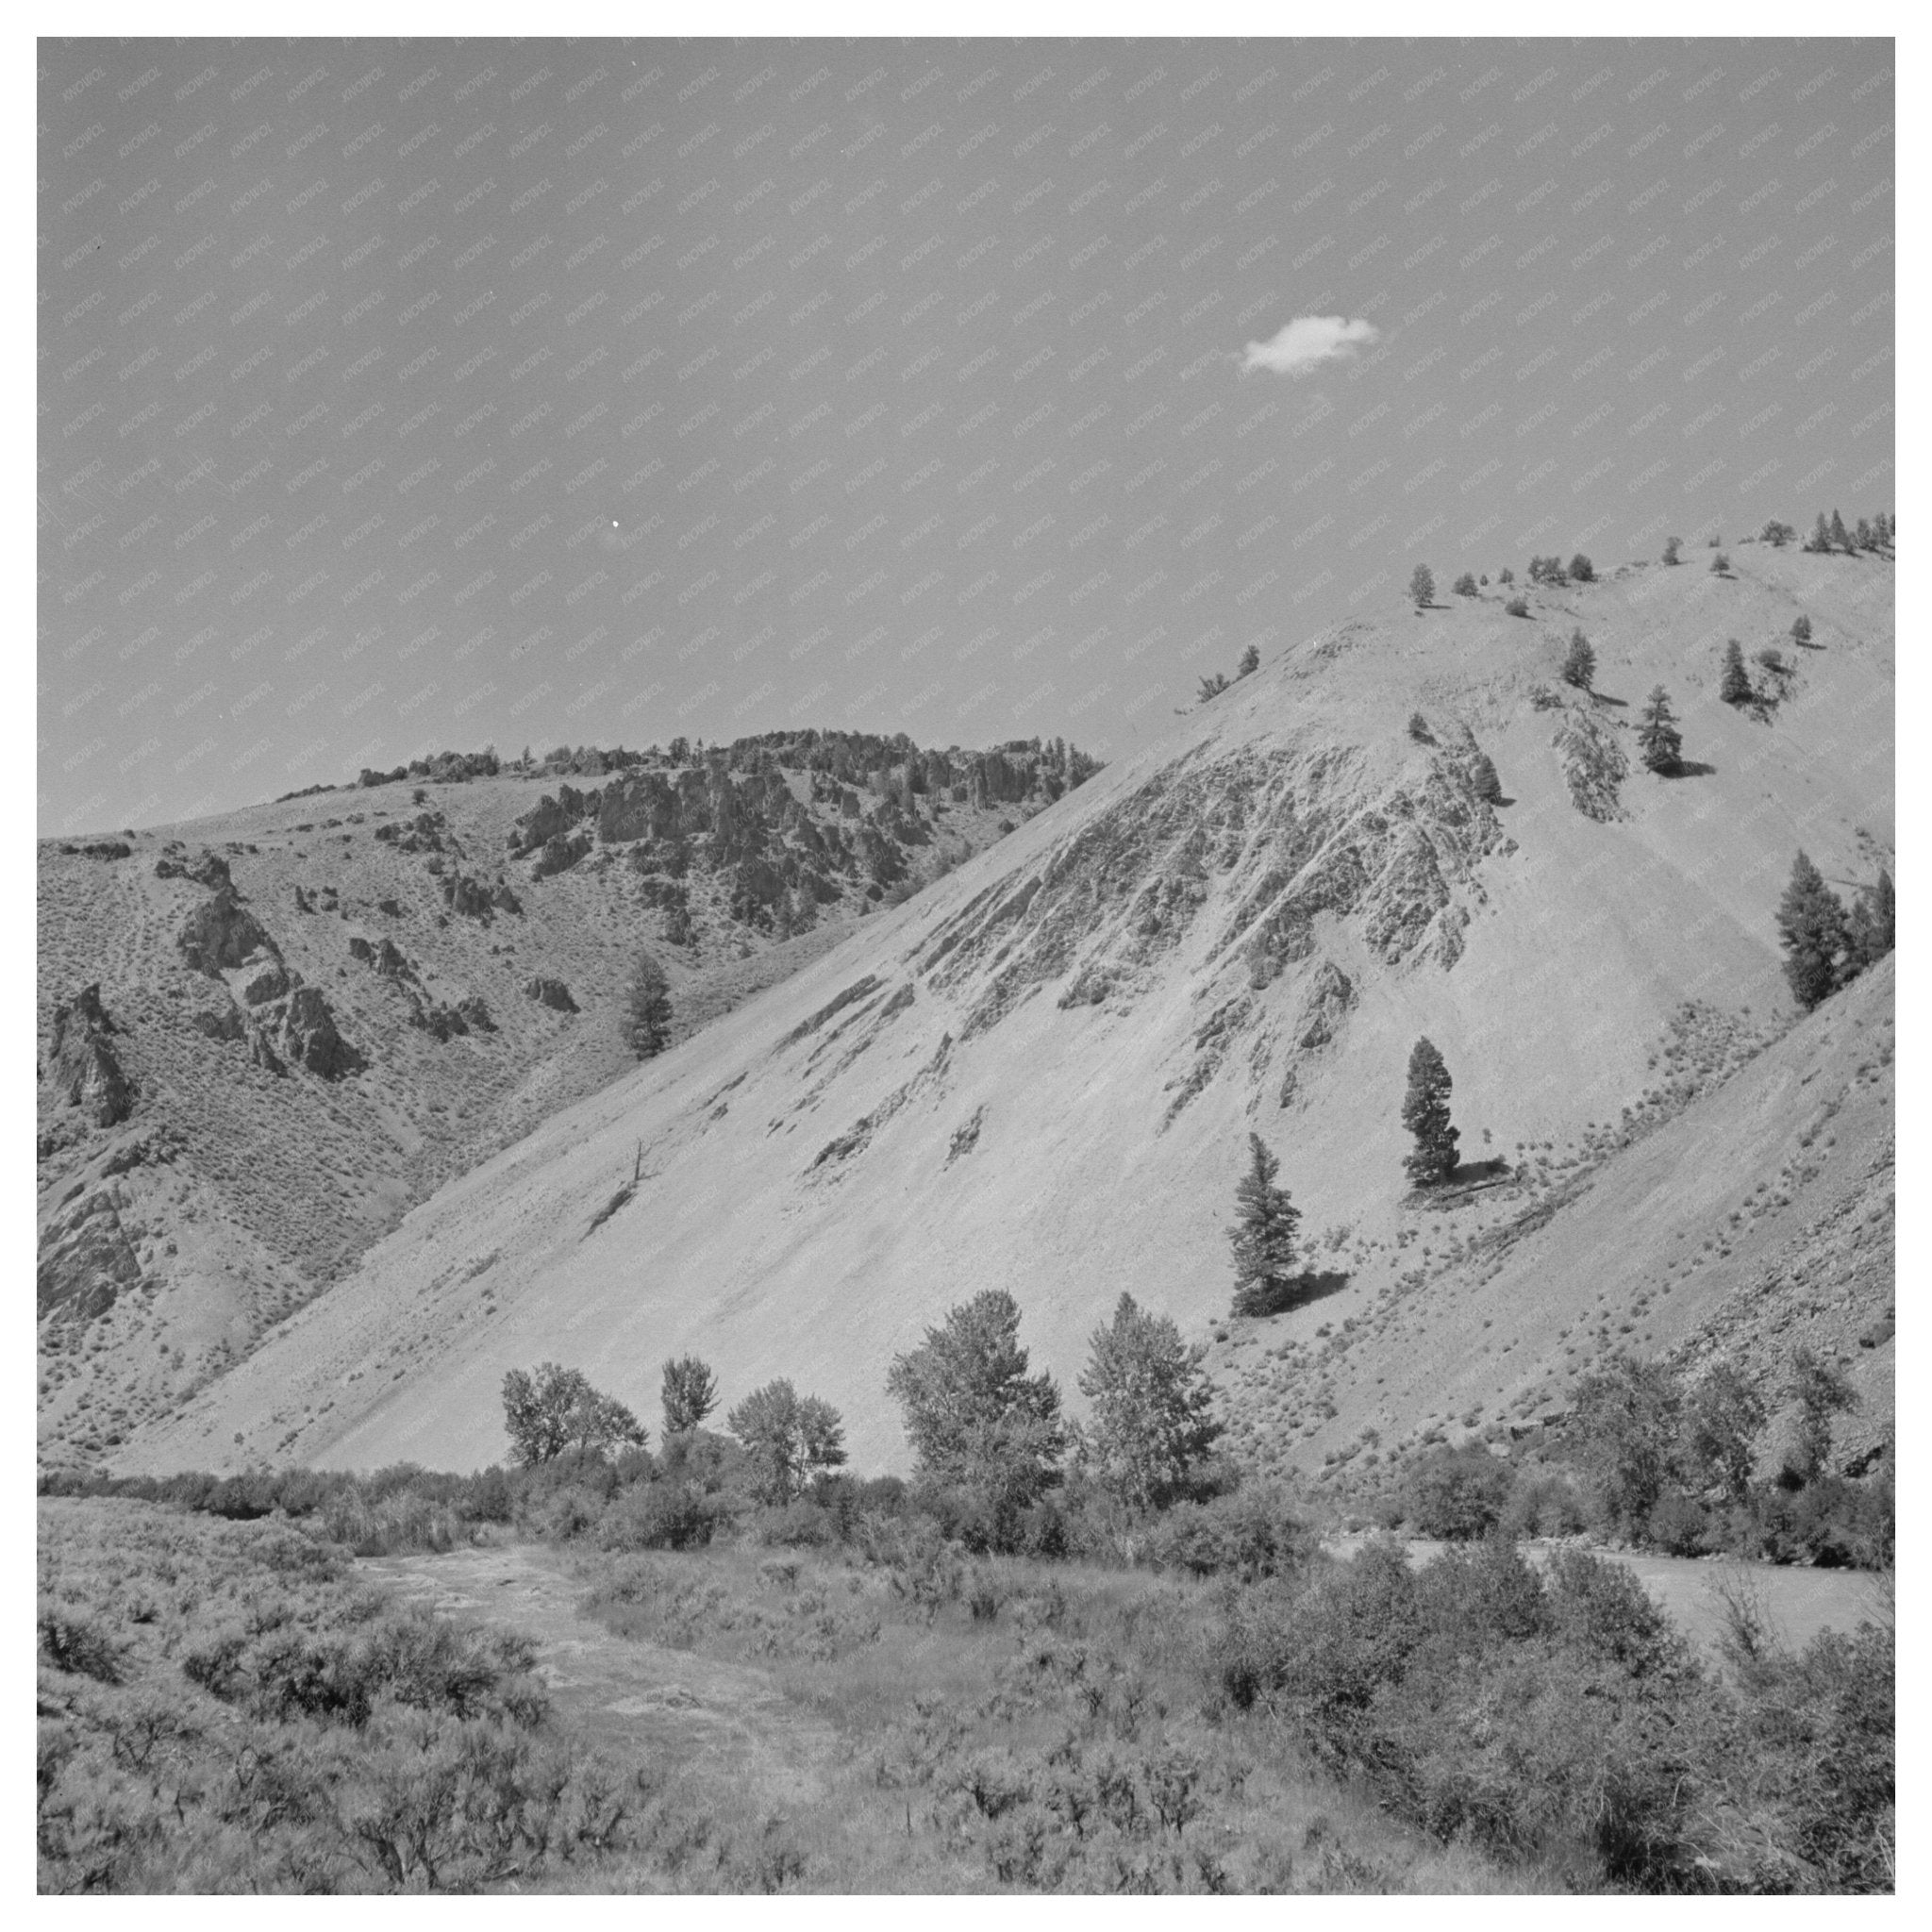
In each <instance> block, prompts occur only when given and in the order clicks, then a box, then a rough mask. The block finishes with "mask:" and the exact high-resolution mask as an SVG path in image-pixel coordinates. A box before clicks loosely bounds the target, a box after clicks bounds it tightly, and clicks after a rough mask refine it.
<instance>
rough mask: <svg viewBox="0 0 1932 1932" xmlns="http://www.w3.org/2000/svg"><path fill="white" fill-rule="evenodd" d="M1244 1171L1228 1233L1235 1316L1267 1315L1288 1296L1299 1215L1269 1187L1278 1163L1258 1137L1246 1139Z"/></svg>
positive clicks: (1283, 1193) (1285, 1198)
mask: <svg viewBox="0 0 1932 1932" xmlns="http://www.w3.org/2000/svg"><path fill="white" fill-rule="evenodd" d="M1248 1155H1249V1166H1248V1171H1247V1173H1246V1174H1243V1175H1242V1176H1241V1179H1240V1181H1238V1182H1237V1183H1236V1185H1235V1191H1234V1205H1235V1214H1236V1216H1237V1217H1238V1218H1237V1220H1236V1222H1235V1224H1234V1225H1233V1226H1232V1227H1230V1228H1229V1229H1228V1230H1227V1238H1228V1241H1230V1242H1231V1243H1232V1244H1233V1249H1234V1312H1235V1313H1236V1314H1237V1315H1272V1314H1274V1313H1275V1311H1276V1310H1277V1309H1280V1308H1282V1307H1286V1306H1287V1304H1288V1298H1289V1295H1290V1294H1291V1291H1292V1283H1293V1270H1294V1237H1295V1230H1296V1228H1298V1227H1299V1226H1300V1225H1301V1219H1302V1217H1301V1210H1300V1209H1299V1208H1296V1207H1295V1206H1294V1204H1293V1203H1292V1202H1291V1201H1290V1199H1289V1197H1288V1190H1287V1189H1286V1188H1277V1187H1276V1186H1275V1185H1274V1176H1275V1175H1276V1174H1279V1173H1280V1172H1281V1162H1280V1161H1279V1160H1278V1159H1276V1158H1275V1157H1274V1155H1273V1154H1271V1153H1270V1152H1269V1151H1268V1147H1267V1145H1266V1143H1265V1142H1264V1141H1262V1139H1261V1137H1260V1135H1259V1134H1253V1133H1251V1134H1250V1135H1249V1136H1248Z"/></svg>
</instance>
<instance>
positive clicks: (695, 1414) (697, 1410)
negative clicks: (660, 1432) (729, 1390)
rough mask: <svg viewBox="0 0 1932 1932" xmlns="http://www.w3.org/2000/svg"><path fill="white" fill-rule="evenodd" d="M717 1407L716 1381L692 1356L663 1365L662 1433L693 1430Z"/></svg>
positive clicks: (678, 1358)
mask: <svg viewBox="0 0 1932 1932" xmlns="http://www.w3.org/2000/svg"><path fill="white" fill-rule="evenodd" d="M716 1407H718V1378H717V1376H715V1375H714V1374H712V1373H711V1371H710V1369H709V1368H708V1366H707V1365H706V1364H705V1363H704V1362H702V1361H700V1360H699V1359H698V1358H697V1357H696V1356H694V1355H683V1356H679V1357H676V1359H675V1360H671V1361H666V1363H665V1364H664V1433H665V1434H666V1435H667V1436H675V1435H677V1434H678V1433H680V1432H681V1431H682V1430H685V1429H694V1428H696V1427H697V1426H698V1424H700V1423H702V1422H703V1421H704V1419H705V1418H706V1417H707V1416H708V1415H709V1414H710V1413H711V1411H712V1410H713V1409H714V1408H716Z"/></svg>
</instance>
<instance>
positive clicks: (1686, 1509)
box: [1644, 1490, 1711, 1557]
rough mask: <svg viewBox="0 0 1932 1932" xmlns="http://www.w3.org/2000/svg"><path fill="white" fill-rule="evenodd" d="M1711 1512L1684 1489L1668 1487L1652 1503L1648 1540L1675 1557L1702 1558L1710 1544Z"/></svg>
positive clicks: (1646, 1532) (1648, 1519) (1646, 1529)
mask: <svg viewBox="0 0 1932 1932" xmlns="http://www.w3.org/2000/svg"><path fill="white" fill-rule="evenodd" d="M1710 1529H1711V1523H1710V1516H1709V1512H1708V1511H1707V1510H1706V1508H1705V1507H1704V1505H1703V1504H1702V1503H1700V1502H1699V1501H1698V1500H1697V1499H1696V1497H1694V1496H1689V1495H1686V1494H1685V1493H1684V1491H1682V1490H1666V1491H1664V1493H1663V1494H1662V1495H1661V1496H1659V1497H1658V1498H1657V1501H1656V1503H1654V1504H1653V1505H1652V1506H1651V1510H1650V1515H1649V1517H1648V1518H1647V1519H1646V1521H1645V1523H1644V1540H1645V1541H1647V1542H1649V1543H1651V1544H1653V1545H1654V1546H1655V1547H1656V1548H1657V1549H1660V1550H1664V1551H1667V1552H1668V1553H1669V1554H1670V1555H1672V1556H1674V1557H1698V1556H1702V1555H1703V1554H1704V1552H1705V1551H1706V1550H1707V1548H1708V1547H1709V1536H1710Z"/></svg>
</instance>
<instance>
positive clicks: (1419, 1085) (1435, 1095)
mask: <svg viewBox="0 0 1932 1932" xmlns="http://www.w3.org/2000/svg"><path fill="white" fill-rule="evenodd" d="M1451 1087H1452V1083H1451V1081H1450V1078H1449V1069H1448V1067H1447V1065H1446V1064H1445V1063H1444V1062H1443V1059H1442V1056H1441V1053H1440V1052H1438V1051H1437V1049H1436V1046H1435V1044H1434V1043H1433V1042H1432V1041H1429V1040H1428V1039H1426V1038H1424V1039H1421V1040H1418V1041H1416V1043H1415V1045H1414V1047H1413V1048H1412V1049H1411V1050H1410V1052H1409V1056H1408V1091H1407V1092H1406V1093H1405V1094H1404V1095H1403V1100H1402V1124H1403V1125H1404V1126H1405V1127H1407V1129H1408V1131H1409V1132H1410V1134H1412V1135H1413V1136H1414V1137H1415V1145H1414V1147H1413V1148H1412V1149H1411V1150H1410V1151H1409V1152H1408V1153H1407V1154H1406V1155H1405V1156H1404V1157H1403V1161H1402V1164H1403V1166H1404V1167H1405V1168H1406V1169H1407V1172H1408V1176H1409V1178H1410V1179H1411V1180H1412V1181H1414V1182H1415V1184H1416V1185H1417V1186H1418V1187H1422V1188H1427V1187H1435V1186H1438V1185H1440V1184H1441V1182H1443V1181H1446V1180H1447V1179H1448V1178H1449V1177H1450V1175H1451V1174H1454V1173H1455V1172H1456V1143H1457V1141H1458V1140H1459V1139H1460V1138H1461V1136H1460V1135H1458V1134H1457V1131H1456V1129H1455V1128H1454V1127H1453V1126H1452V1125H1450V1124H1449V1094H1450V1091H1451Z"/></svg>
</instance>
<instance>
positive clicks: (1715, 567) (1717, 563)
mask: <svg viewBox="0 0 1932 1932" xmlns="http://www.w3.org/2000/svg"><path fill="white" fill-rule="evenodd" d="M1730 568H1731V559H1730V556H1729V554H1728V553H1727V552H1725V551H1723V550H1720V551H1719V552H1718V554H1717V555H1716V556H1715V557H1713V558H1711V559H1710V574H1711V575H1713V576H1719V577H1721V576H1724V575H1727V574H1728V573H1729V571H1730Z"/></svg>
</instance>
